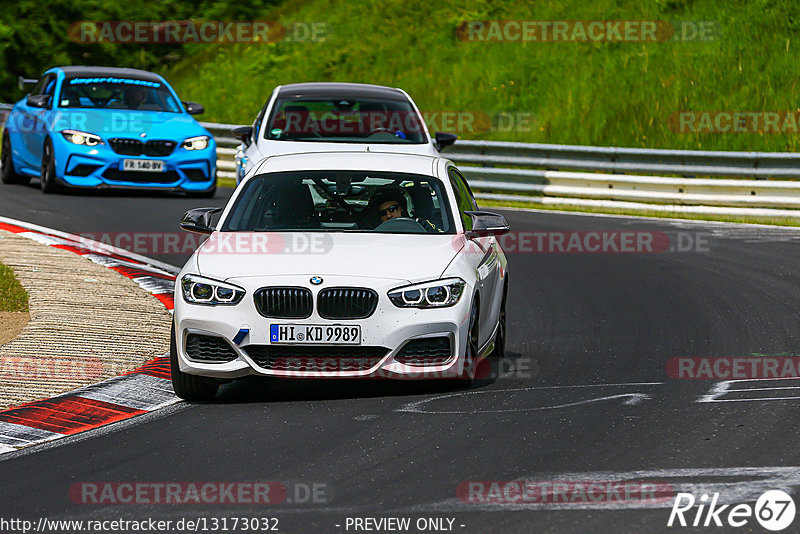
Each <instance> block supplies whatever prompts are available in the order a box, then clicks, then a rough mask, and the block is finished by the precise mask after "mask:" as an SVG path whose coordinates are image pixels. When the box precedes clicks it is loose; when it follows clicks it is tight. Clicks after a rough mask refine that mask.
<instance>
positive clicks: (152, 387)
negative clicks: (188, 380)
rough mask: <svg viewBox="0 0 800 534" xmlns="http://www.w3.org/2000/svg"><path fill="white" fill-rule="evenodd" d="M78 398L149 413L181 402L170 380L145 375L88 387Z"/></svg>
mask: <svg viewBox="0 0 800 534" xmlns="http://www.w3.org/2000/svg"><path fill="white" fill-rule="evenodd" d="M78 396H79V397H83V398H85V399H92V400H98V401H103V402H110V403H112V404H118V405H120V406H126V407H128V408H135V409H137V410H147V411H152V410H155V409H158V408H160V407H162V406H169V405H170V404H174V403H176V402H178V401H179V400H180V399H178V397H176V396H175V393H174V391H173V389H172V382H171V381H170V380H168V379H166V378H159V377H157V376H150V375H143V374H142V375H127V376H120V377H116V378H112V379H110V380H107V381H105V382H100V383H99V384H94V385H91V386H86V388H84V389H82V390H79V391H78Z"/></svg>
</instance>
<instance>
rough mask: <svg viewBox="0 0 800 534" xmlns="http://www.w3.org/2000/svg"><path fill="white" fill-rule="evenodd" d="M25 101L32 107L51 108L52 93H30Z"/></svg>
mask: <svg viewBox="0 0 800 534" xmlns="http://www.w3.org/2000/svg"><path fill="white" fill-rule="evenodd" d="M25 102H26V103H27V104H28V105H29V106H30V107H32V108H49V107H50V95H28V98H27V100H26V101H25Z"/></svg>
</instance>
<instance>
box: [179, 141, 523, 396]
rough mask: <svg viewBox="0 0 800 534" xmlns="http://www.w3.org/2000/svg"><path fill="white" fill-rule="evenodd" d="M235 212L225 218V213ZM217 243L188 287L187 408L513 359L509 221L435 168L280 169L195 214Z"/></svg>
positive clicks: (353, 155)
mask: <svg viewBox="0 0 800 534" xmlns="http://www.w3.org/2000/svg"><path fill="white" fill-rule="evenodd" d="M220 210H221V211H222V213H221V215H220V217H219V220H218V221H217V222H215V223H214V222H212V221H213V220H214V213H216V212H219V211H220ZM181 227H182V228H184V229H185V230H190V231H195V232H202V233H206V234H210V235H209V238H208V239H207V240H206V241H205V242H204V243H203V245H201V246H200V248H198V250H197V251H195V253H194V254H193V255H192V257H191V258H190V259H189V261H188V262H187V263H186V265H185V266H184V267H183V269H182V270H181V272H180V274H179V275H178V281H177V284H176V290H175V312H174V320H173V333H172V346H171V364H172V382H173V386H174V388H175V392H176V393H177V394H178V396H180V397H182V398H185V399H193V400H203V399H211V398H213V397H214V395H215V394H216V392H217V389H218V387H219V384H220V383H223V382H226V381H229V380H231V379H235V378H239V377H244V376H248V375H254V374H255V375H265V376H273V377H285V378H397V379H404V378H406V379H429V378H430V379H432V378H454V379H457V380H462V381H464V382H467V383H469V382H471V381H472V380H473V379H474V376H475V369H476V367H477V363H478V362H479V361H480V360H481V359H482V358H484V357H486V356H488V355H490V354H494V355H498V356H501V355H502V354H503V351H504V345H505V306H506V295H507V292H508V270H507V265H506V258H505V255H504V253H503V251H502V250H501V248H500V246H499V244H498V243H497V239H496V236H497V235H499V234H502V233H505V232H507V231H508V223H507V222H506V220H505V218H504V217H502V216H501V215H496V214H492V213H488V212H482V211H478V207H477V205H476V203H475V200H474V197H473V195H472V193H471V191H470V189H469V187H468V185H467V183H466V181H465V180H464V177H463V175H462V174H461V173H460V172H459V171H458V169H457V168H456V167H455V165H453V163H452V162H450V161H449V160H446V159H443V158H440V157H435V156H420V155H409V154H392V153H374V152H338V153H310V154H293V155H285V156H274V157H271V158H268V159H266V160H264V161H263V162H262V163H261V164H259V165H258V166H257V167H256V168H254V169H252V170H251V171H250V173H248V175H247V176H246V177H245V179H244V180H243V182H242V184H241V185H240V186H239V187H238V188H237V189H236V191H235V193H234V195H233V197H232V198H231V199H230V201H229V202H228V204H227V206H226V207H225V208H224V209H221V208H200V209H196V210H190V211H189V212H187V213H186V215H184V217H183V220H182V221H181Z"/></svg>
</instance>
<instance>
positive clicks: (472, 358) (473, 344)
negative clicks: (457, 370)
mask: <svg viewBox="0 0 800 534" xmlns="http://www.w3.org/2000/svg"><path fill="white" fill-rule="evenodd" d="M479 363H480V362H478V303H477V302H475V303H473V304H472V310H471V311H470V312H469V330H468V331H467V346H466V347H465V349H464V366H463V368H462V371H461V376H460V377H459V382H460V385H462V386H464V387H469V386H471V385H472V384H474V383H475V376H476V374H477V369H478V364H479Z"/></svg>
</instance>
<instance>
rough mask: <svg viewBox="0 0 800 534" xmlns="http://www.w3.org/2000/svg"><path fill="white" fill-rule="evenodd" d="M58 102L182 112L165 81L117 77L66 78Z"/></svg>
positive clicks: (78, 105)
mask: <svg viewBox="0 0 800 534" xmlns="http://www.w3.org/2000/svg"><path fill="white" fill-rule="evenodd" d="M58 105H59V107H62V108H103V109H127V110H137V111H169V112H172V113H180V112H181V108H180V106H179V104H178V102H177V101H176V100H175V98H174V97H173V96H172V94H171V93H170V91H169V89H167V87H166V86H165V85H164V84H163V83H161V82H157V81H150V80H138V79H133V78H116V77H113V76H103V77H97V78H88V77H76V78H68V79H66V80H64V83H63V84H62V85H61V95H60V96H59V102H58Z"/></svg>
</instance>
